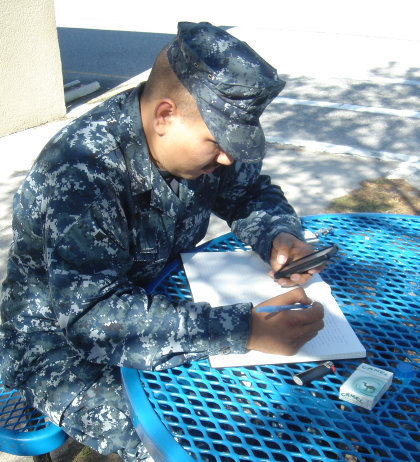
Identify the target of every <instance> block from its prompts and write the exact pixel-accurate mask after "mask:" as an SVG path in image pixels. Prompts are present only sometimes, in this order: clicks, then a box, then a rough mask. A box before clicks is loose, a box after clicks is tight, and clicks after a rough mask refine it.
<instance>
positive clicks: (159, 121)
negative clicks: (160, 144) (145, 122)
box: [153, 99, 176, 136]
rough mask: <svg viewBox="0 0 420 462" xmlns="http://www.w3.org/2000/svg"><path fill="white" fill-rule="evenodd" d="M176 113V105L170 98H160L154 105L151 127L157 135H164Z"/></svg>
mask: <svg viewBox="0 0 420 462" xmlns="http://www.w3.org/2000/svg"><path fill="white" fill-rule="evenodd" d="M175 113H176V105H175V103H174V102H173V101H172V100H171V99H162V100H160V101H159V102H158V103H157V104H156V106H155V112H154V115H153V128H154V129H155V132H156V133H157V134H158V135H159V136H163V135H165V133H166V131H167V129H168V128H169V126H170V125H171V124H172V122H173V118H174V117H175Z"/></svg>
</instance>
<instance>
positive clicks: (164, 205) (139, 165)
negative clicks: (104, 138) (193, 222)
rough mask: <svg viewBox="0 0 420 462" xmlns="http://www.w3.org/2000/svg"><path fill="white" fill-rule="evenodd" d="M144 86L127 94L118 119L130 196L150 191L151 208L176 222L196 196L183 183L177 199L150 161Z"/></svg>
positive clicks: (183, 182)
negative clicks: (142, 100) (142, 104)
mask: <svg viewBox="0 0 420 462" xmlns="http://www.w3.org/2000/svg"><path fill="white" fill-rule="evenodd" d="M143 86H144V83H142V84H140V86H138V87H136V88H134V89H133V90H132V91H131V92H130V93H129V94H128V96H127V98H126V100H125V101H124V103H123V104H122V106H121V112H120V116H119V118H118V119H119V120H118V127H120V128H119V129H120V130H121V137H120V142H121V148H122V150H123V152H124V156H125V159H126V165H127V169H128V171H129V174H130V182H131V192H132V194H133V195H139V194H144V193H145V192H147V191H150V193H151V205H152V206H153V207H156V208H158V209H160V210H161V211H162V212H164V213H165V214H167V215H169V216H170V217H172V218H175V217H176V216H177V214H178V211H179V208H180V207H181V204H182V203H184V204H187V203H188V202H189V200H190V199H191V198H192V196H193V192H192V191H190V190H189V189H188V186H187V181H186V180H181V181H180V185H179V197H178V196H176V194H174V192H173V191H172V190H171V188H170V187H169V186H168V185H167V184H166V181H165V180H164V178H163V177H162V175H161V174H160V173H159V170H158V169H157V167H156V166H155V165H154V164H153V162H152V161H151V159H150V155H149V149H148V147H147V141H146V136H145V134H144V130H143V124H142V121H141V114H140V104H139V96H140V95H141V92H142V89H143Z"/></svg>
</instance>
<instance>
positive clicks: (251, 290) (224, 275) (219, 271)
mask: <svg viewBox="0 0 420 462" xmlns="http://www.w3.org/2000/svg"><path fill="white" fill-rule="evenodd" d="M182 260H183V263H184V268H185V273H186V275H187V279H188V282H189V285H190V289H191V293H192V296H193V299H194V301H195V302H202V301H205V302H208V303H210V305H211V306H212V307H216V306H223V305H231V304H234V303H240V302H252V303H253V304H254V305H257V304H258V303H260V302H262V301H264V300H267V299H269V298H271V297H274V296H276V295H279V294H281V293H284V292H286V291H288V290H291V289H284V288H281V287H280V286H279V285H278V284H277V283H275V282H274V281H273V280H272V279H271V278H270V277H269V276H268V274H267V273H268V272H269V270H270V267H269V265H267V264H266V263H265V262H264V261H263V260H262V259H261V258H260V257H259V255H258V254H256V253H255V252H252V251H241V250H239V251H233V252H198V253H184V254H182ZM304 289H305V291H306V293H307V294H308V296H309V297H310V298H311V299H312V300H314V301H318V302H320V303H322V304H323V305H324V312H325V315H324V324H325V327H324V329H323V330H322V331H320V332H319V333H318V335H317V336H316V337H315V338H314V339H312V340H310V341H309V342H308V343H306V344H305V345H304V346H303V347H302V348H301V349H300V350H299V351H298V352H297V353H296V354H295V355H293V356H281V355H272V354H267V353H261V352H258V351H249V352H247V353H245V354H241V355H239V354H230V355H217V356H212V357H210V364H211V365H212V366H213V367H230V366H245V365H257V364H278V363H293V362H307V361H320V360H329V359H344V358H362V357H365V356H366V350H365V348H364V347H363V345H362V344H361V343H360V341H359V339H358V338H357V336H356V334H355V332H354V331H353V329H352V327H351V326H350V324H349V323H348V321H347V319H346V318H345V316H344V314H343V312H342V311H341V309H340V308H339V306H338V305H337V302H336V301H335V299H334V297H333V296H332V295H331V290H330V287H329V285H328V284H326V283H325V282H324V281H323V280H322V279H321V277H320V276H319V275H314V276H313V277H312V278H311V281H310V282H309V283H308V284H306V285H305V287H304Z"/></svg>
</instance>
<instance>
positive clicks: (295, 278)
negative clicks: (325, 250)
mask: <svg viewBox="0 0 420 462" xmlns="http://www.w3.org/2000/svg"><path fill="white" fill-rule="evenodd" d="M313 251H314V249H313V248H312V246H310V245H309V244H307V243H306V242H303V241H301V240H299V239H298V238H296V237H295V236H293V235H292V234H288V233H280V234H278V235H277V236H276V237H275V238H274V241H273V245H272V247H271V255H270V264H271V268H272V271H270V273H269V274H270V276H271V277H274V273H275V272H276V271H278V270H279V269H280V268H282V267H283V266H285V265H286V264H288V263H291V262H292V261H294V260H297V259H298V258H302V257H304V256H306V255H309V254H310V253H312V252H313ZM324 267H325V264H322V265H320V266H317V267H316V268H313V269H310V270H309V271H307V272H306V273H302V274H299V273H295V274H292V275H291V276H290V278H281V279H278V280H277V282H278V283H279V284H280V285H281V286H282V287H292V286H296V285H302V284H305V282H307V281H308V280H309V279H310V277H311V276H312V274H315V273H319V272H320V271H321V270H322V269H323V268H324Z"/></svg>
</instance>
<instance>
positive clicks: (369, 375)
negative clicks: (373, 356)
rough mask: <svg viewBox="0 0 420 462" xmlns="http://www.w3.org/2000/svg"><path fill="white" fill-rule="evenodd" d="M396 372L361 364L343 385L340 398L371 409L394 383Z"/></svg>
mask: <svg viewBox="0 0 420 462" xmlns="http://www.w3.org/2000/svg"><path fill="white" fill-rule="evenodd" d="M393 376H394V374H393V373H392V372H389V371H385V370H384V369H379V368H378V367H374V366H370V365H369V364H365V363H363V364H360V365H359V366H358V367H357V369H356V370H355V371H354V372H353V373H352V374H351V376H350V377H349V378H348V379H347V380H346V381H345V382H344V383H343V385H341V387H340V396H339V398H340V399H342V400H343V401H348V402H349V403H352V404H356V405H358V406H361V407H364V408H365V409H369V410H371V409H372V408H373V406H375V404H376V403H377V402H378V401H379V399H380V398H381V397H382V395H383V394H384V393H385V392H386V391H387V390H388V388H389V387H390V385H391V383H392V378H393Z"/></svg>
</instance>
